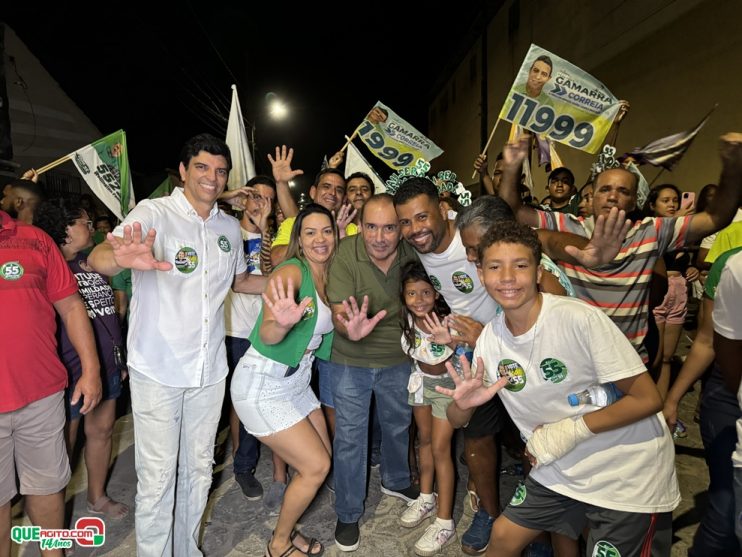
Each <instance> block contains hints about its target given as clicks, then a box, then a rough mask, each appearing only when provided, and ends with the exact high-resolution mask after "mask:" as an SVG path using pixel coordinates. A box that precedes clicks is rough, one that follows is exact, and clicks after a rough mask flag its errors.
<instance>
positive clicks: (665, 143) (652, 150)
mask: <svg viewBox="0 0 742 557" xmlns="http://www.w3.org/2000/svg"><path fill="white" fill-rule="evenodd" d="M715 109H716V106H714V108H712V109H711V111H710V112H709V113H708V114H706V117H705V118H704V119H703V120H701V122H700V123H699V124H698V125H697V126H696V127H695V128H693V129H692V130H688V131H685V132H679V133H674V134H672V135H668V136H667V137H663V138H661V139H658V140H656V141H652V142H651V143H649V144H648V145H645V146H644V147H640V148H636V149H634V150H633V151H631V152H630V153H629V154H630V155H631V156H632V157H634V159H636V162H637V163H638V164H651V165H652V166H661V167H663V168H665V169H667V170H672V169H673V167H674V166H675V165H676V164H677V163H678V161H679V160H680V159H681V158H682V156H683V155H685V152H686V151H687V150H688V148H689V147H690V144H691V143H693V140H694V139H695V138H696V135H698V132H699V131H701V128H702V127H703V126H704V125H705V124H706V122H707V121H708V119H709V116H711V112H713V111H714V110H715Z"/></svg>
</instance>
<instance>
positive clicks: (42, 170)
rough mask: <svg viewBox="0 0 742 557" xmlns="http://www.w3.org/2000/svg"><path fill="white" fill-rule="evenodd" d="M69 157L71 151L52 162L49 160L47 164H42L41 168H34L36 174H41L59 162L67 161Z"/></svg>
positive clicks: (70, 156)
mask: <svg viewBox="0 0 742 557" xmlns="http://www.w3.org/2000/svg"><path fill="white" fill-rule="evenodd" d="M70 159H72V153H70V154H69V155H65V156H63V157H60V158H58V159H57V160H55V161H54V162H50V163H49V164H47V165H44V166H42V167H41V168H37V169H36V174H43V173H44V172H46V171H47V170H51V169H52V168H54V167H57V166H59V165H60V164H62V163H65V162H67V161H68V160H70Z"/></svg>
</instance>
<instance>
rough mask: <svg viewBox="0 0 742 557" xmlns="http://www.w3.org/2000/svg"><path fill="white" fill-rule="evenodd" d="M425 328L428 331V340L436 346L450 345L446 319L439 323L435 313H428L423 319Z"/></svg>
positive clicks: (449, 333)
mask: <svg viewBox="0 0 742 557" xmlns="http://www.w3.org/2000/svg"><path fill="white" fill-rule="evenodd" d="M423 320H424V321H425V326H426V327H427V328H428V331H430V340H432V341H433V342H435V343H436V344H450V343H452V342H453V339H452V338H451V331H449V330H448V319H447V318H445V317H444V318H443V320H442V321H441V320H440V319H439V318H438V315H437V314H436V313H435V312H432V311H431V312H430V313H429V314H427V315H425V317H424V318H423Z"/></svg>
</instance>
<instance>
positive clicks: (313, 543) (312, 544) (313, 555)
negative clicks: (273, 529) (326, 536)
mask: <svg viewBox="0 0 742 557" xmlns="http://www.w3.org/2000/svg"><path fill="white" fill-rule="evenodd" d="M296 536H301V537H302V538H304V535H303V534H301V533H299V531H298V530H293V531H292V532H291V535H290V536H289V539H290V540H291V545H293V546H294V547H295V548H296V549H298V550H299V551H301V552H302V553H305V554H306V555H308V556H309V557H320V555H322V554H323V553H324V552H325V546H324V545H322V542H320V541H319V540H318V539H317V538H309V541H308V542H307V549H306V551H305V550H303V549H301V548H299V547H297V546H296V544H295V543H294V540H295V539H296ZM304 539H305V540H306V538H304ZM317 546H319V549H317V551H312V549H314V548H316V547H317Z"/></svg>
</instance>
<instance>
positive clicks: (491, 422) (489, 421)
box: [464, 396, 505, 439]
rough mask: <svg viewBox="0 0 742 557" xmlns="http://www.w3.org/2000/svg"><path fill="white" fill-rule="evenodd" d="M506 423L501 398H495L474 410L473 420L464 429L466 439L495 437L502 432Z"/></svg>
mask: <svg viewBox="0 0 742 557" xmlns="http://www.w3.org/2000/svg"><path fill="white" fill-rule="evenodd" d="M504 423H505V408H503V406H502V402H501V401H500V397H497V396H495V397H493V398H492V400H490V401H489V402H487V403H486V404H483V405H482V406H480V407H479V408H477V409H476V410H474V414H472V416H471V420H469V423H468V424H467V426H466V427H465V428H464V437H466V438H470V439H477V438H479V437H488V436H490V435H495V434H497V433H499V432H500V430H501V429H502V426H503V424H504Z"/></svg>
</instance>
